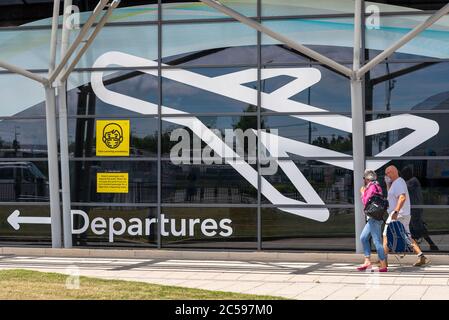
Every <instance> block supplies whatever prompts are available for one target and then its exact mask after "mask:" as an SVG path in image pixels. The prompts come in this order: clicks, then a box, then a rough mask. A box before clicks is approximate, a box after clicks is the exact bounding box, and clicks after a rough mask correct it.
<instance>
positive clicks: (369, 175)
mask: <svg viewBox="0 0 449 320" xmlns="http://www.w3.org/2000/svg"><path fill="white" fill-rule="evenodd" d="M363 177H364V178H365V179H368V180H370V181H376V180H377V174H376V172H374V171H373V170H365V173H364V174H363Z"/></svg>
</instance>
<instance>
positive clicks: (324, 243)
mask: <svg viewBox="0 0 449 320" xmlns="http://www.w3.org/2000/svg"><path fill="white" fill-rule="evenodd" d="M354 230H355V229H354V210H353V209H330V217H329V219H328V220H327V221H326V222H317V221H314V220H311V219H306V218H303V217H300V216H297V215H293V214H291V213H287V212H284V211H281V210H279V209H274V208H266V209H262V241H263V242H262V247H263V248H264V249H297V250H326V251H332V250H355V235H354Z"/></svg>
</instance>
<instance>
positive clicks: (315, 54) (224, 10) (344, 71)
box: [200, 0, 354, 78]
mask: <svg viewBox="0 0 449 320" xmlns="http://www.w3.org/2000/svg"><path fill="white" fill-rule="evenodd" d="M200 1H201V2H203V3H204V4H206V5H208V6H210V7H212V8H214V9H216V10H218V11H220V12H222V13H224V14H226V15H228V16H230V17H232V18H234V19H236V20H238V21H240V22H241V23H243V24H246V25H248V26H249V27H251V28H253V29H256V30H257V31H259V32H262V33H264V34H266V35H268V36H270V37H271V38H273V39H275V40H278V41H280V42H282V43H284V44H286V45H287V46H289V47H291V48H293V49H295V50H297V51H299V52H300V53H302V54H304V55H306V56H308V57H309V58H311V59H314V60H316V61H318V62H320V63H322V64H324V65H326V66H328V67H330V68H332V69H333V70H336V71H338V72H340V73H342V74H344V75H345V76H347V77H350V78H352V77H353V75H354V72H353V71H352V70H351V69H350V68H348V67H346V66H344V65H342V64H339V63H338V62H335V61H334V60H332V59H330V58H328V57H326V56H323V55H322V54H320V53H318V52H316V51H314V50H312V49H309V48H307V47H305V46H303V45H302V44H299V43H297V42H296V41H293V40H291V39H289V38H287V37H285V36H283V35H282V34H280V33H277V32H275V31H273V30H271V29H269V28H267V27H265V26H263V25H262V24H260V23H258V22H256V21H254V20H252V19H250V18H248V17H246V16H244V15H242V14H240V13H239V12H237V11H235V10H233V9H231V8H229V7H227V6H224V5H223V4H221V3H219V2H218V1H215V0H200Z"/></svg>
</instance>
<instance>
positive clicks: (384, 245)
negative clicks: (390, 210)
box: [382, 220, 390, 267]
mask: <svg viewBox="0 0 449 320" xmlns="http://www.w3.org/2000/svg"><path fill="white" fill-rule="evenodd" d="M387 222H388V220H387ZM387 228H388V225H385V227H384V231H383V233H382V238H383V247H384V255H385V265H386V266H387V267H388V253H389V252H390V250H388V238H387Z"/></svg>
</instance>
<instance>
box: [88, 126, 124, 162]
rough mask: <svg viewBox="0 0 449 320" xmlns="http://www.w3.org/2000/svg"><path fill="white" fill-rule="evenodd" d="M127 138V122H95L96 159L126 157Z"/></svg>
mask: <svg viewBox="0 0 449 320" xmlns="http://www.w3.org/2000/svg"><path fill="white" fill-rule="evenodd" d="M129 136H130V134H129V120H97V148H96V149H97V157H128V156H129Z"/></svg>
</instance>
